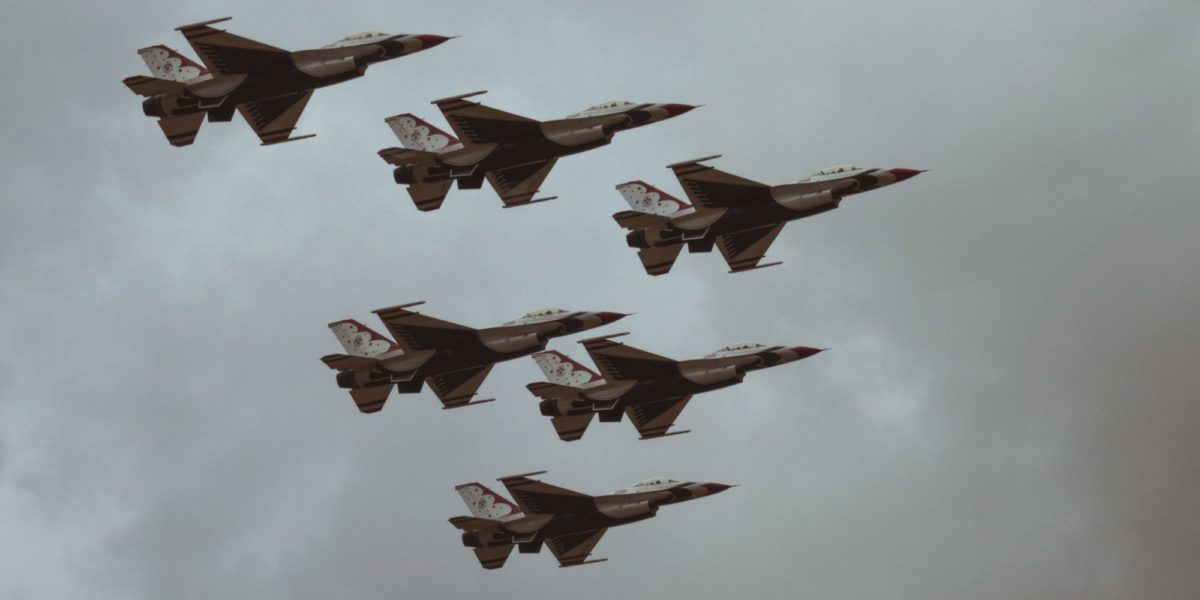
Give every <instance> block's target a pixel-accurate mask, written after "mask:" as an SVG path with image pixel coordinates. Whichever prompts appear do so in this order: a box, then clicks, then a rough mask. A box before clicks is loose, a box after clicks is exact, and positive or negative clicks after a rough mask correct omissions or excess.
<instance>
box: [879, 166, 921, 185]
mask: <svg viewBox="0 0 1200 600" xmlns="http://www.w3.org/2000/svg"><path fill="white" fill-rule="evenodd" d="M888 171H890V172H891V173H892V176H893V177H895V178H896V183H900V182H901V181H904V180H905V179H911V178H913V177H916V176H917V175H920V174H921V173H924V172H925V171H922V170H920V169H888Z"/></svg>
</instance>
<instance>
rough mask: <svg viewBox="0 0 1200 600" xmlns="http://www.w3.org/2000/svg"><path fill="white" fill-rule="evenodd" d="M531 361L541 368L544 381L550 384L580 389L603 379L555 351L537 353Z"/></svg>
mask: <svg viewBox="0 0 1200 600" xmlns="http://www.w3.org/2000/svg"><path fill="white" fill-rule="evenodd" d="M533 360H534V361H535V362H537V365H538V366H539V367H541V368H542V373H545V374H546V381H549V382H550V383H555V384H558V385H565V386H569V387H582V386H585V385H587V384H589V383H592V382H593V381H601V380H602V379H603V377H600V374H599V373H596V372H595V371H593V370H591V369H589V368H587V367H585V366H583V365H582V364H579V363H578V362H577V361H575V360H573V359H572V358H571V357H569V356H567V355H566V354H563V353H562V352H558V351H557V350H548V351H546V352H538V353H537V354H534V355H533Z"/></svg>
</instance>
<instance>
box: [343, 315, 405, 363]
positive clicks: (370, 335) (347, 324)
mask: <svg viewBox="0 0 1200 600" xmlns="http://www.w3.org/2000/svg"><path fill="white" fill-rule="evenodd" d="M329 329H330V330H331V331H333V335H335V336H337V339H338V341H339V342H341V343H342V347H343V348H345V349H346V354H349V355H350V356H363V357H367V358H373V357H376V356H379V355H381V354H387V353H388V352H391V351H393V350H396V349H399V348H400V347H399V346H397V345H396V343H395V342H393V341H392V340H389V339H387V338H385V337H383V336H382V335H380V334H379V333H378V332H376V331H374V330H372V329H371V328H370V327H367V326H366V325H363V324H362V323H359V322H358V321H355V320H354V319H346V320H345V321H338V322H336V323H330V324H329Z"/></svg>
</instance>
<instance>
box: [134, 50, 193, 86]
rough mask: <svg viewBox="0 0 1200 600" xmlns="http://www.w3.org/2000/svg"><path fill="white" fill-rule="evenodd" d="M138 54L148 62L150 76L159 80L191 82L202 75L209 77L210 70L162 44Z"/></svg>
mask: <svg viewBox="0 0 1200 600" xmlns="http://www.w3.org/2000/svg"><path fill="white" fill-rule="evenodd" d="M138 54H139V55H140V56H141V57H142V60H144V61H146V66H147V67H148V68H149V69H150V74H152V75H154V76H155V77H157V78H159V79H167V80H169V81H190V80H192V79H195V78H197V77H200V76H201V75H208V69H205V68H204V67H202V66H200V65H199V64H196V61H194V60H192V59H190V58H188V57H186V56H184V55H182V54H180V53H178V52H176V51H175V50H173V49H171V48H168V47H166V46H163V45H162V44H159V45H157V46H150V47H148V48H142V49H141V50H138Z"/></svg>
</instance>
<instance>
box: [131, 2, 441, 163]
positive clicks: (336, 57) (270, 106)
mask: <svg viewBox="0 0 1200 600" xmlns="http://www.w3.org/2000/svg"><path fill="white" fill-rule="evenodd" d="M230 18H231V17H225V18H222V19H214V20H212V21H204V22H202V23H193V24H191V25H184V26H182V27H176V28H175V29H176V31H180V32H182V33H183V36H184V37H185V38H187V41H188V43H190V44H191V45H192V49H193V50H195V51H196V53H197V54H199V55H200V60H201V61H203V62H204V66H200V65H198V64H196V63H195V61H193V60H191V59H190V58H188V57H186V56H184V55H182V54H180V53H178V52H176V51H175V50H172V49H171V48H168V47H167V46H163V45H158V46H150V47H147V48H142V49H141V50H138V54H140V55H141V57H142V60H144V61H145V62H146V66H147V67H149V68H150V72H151V73H153V74H154V76H153V77H147V76H145V75H134V76H132V77H126V78H125V81H124V83H125V85H126V86H128V87H129V89H131V90H133V93H135V94H138V95H139V96H145V97H146V100H145V101H144V102H142V111H143V112H144V113H146V116H148V117H158V118H159V120H158V126H159V127H161V128H162V131H163V134H165V135H166V136H167V141H168V142H170V143H171V145H172V146H187V145H189V144H191V143H192V142H193V141H194V140H195V139H196V133H197V132H198V131H200V125H202V124H203V123H204V116H205V115H208V120H209V121H212V122H217V121H232V120H233V111H234V109H235V108H236V109H237V110H238V111H240V112H241V113H242V117H243V118H245V119H246V122H247V123H249V124H250V126H251V127H253V128H254V133H257V134H258V137H259V139H260V140H262V144H263V145H264V146H266V145H269V144H278V143H281V142H291V141H295V140H300V139H304V138H309V137H313V135H315V134H309V135H302V136H296V137H291V134H292V131H293V130H295V128H296V121H297V120H298V119H299V118H300V113H301V112H303V111H304V106H305V105H306V104H308V99H309V97H311V96H312V92H313V90H314V89H316V88H321V87H325V86H328V85H333V84H335V83H341V82H343V81H347V80H350V79H354V78H356V77H362V75H363V74H364V73H366V71H367V67H369V66H370V65H372V64H375V63H377V62H381V61H385V60H391V59H393V58H398V57H401V56H407V55H409V54H413V53H415V52H420V51H422V50H427V49H429V48H432V47H434V46H436V45H438V44H440V43H442V42H444V41H446V40H448V39H450V38H447V37H444V36H440V35H428V34H422V35H391V34H387V33H383V32H380V31H368V32H364V33H359V34H356V35H351V36H347V37H344V38H342V39H340V40H338V41H336V42H334V43H332V44H329V45H327V46H323V47H321V48H318V49H315V50H300V51H297V52H289V51H287V50H284V49H282V48H276V47H274V46H268V45H267V44H263V43H261V42H256V41H254V40H249V39H246V38H244V37H239V36H236V35H233V34H232V33H227V32H226V31H224V30H221V29H214V28H212V27H209V25H212V24H214V23H220V22H222V21H228V20H229V19H230Z"/></svg>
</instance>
